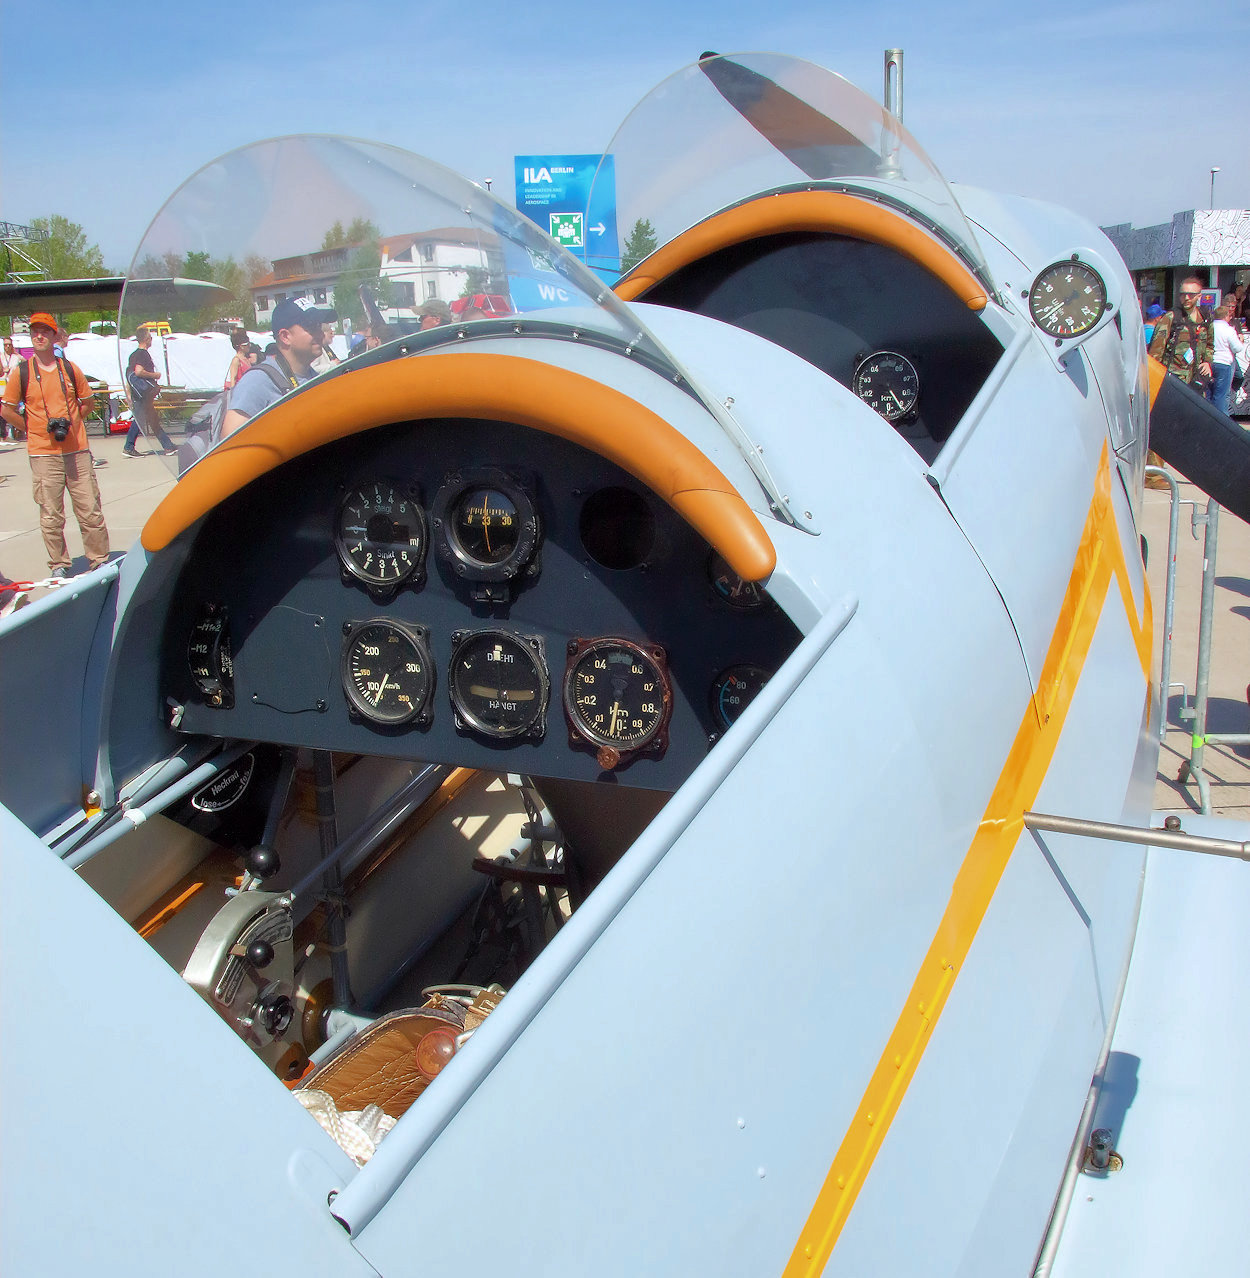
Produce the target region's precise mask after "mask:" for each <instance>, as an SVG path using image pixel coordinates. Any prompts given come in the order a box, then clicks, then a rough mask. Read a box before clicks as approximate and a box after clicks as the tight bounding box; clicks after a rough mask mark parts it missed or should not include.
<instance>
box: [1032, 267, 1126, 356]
mask: <svg viewBox="0 0 1250 1278" xmlns="http://www.w3.org/2000/svg"><path fill="white" fill-rule="evenodd" d="M1106 309H1107V285H1106V283H1105V282H1104V280H1103V278H1102V276H1101V275H1099V273H1098V272H1097V271H1096V270H1094V268H1093V267H1092V266H1087V265H1086V264H1085V263H1084V262H1080V261H1077V260H1076V259H1075V258H1070V259H1068V260H1066V261H1063V262H1053V263H1051V265H1050V266H1048V267H1046V269H1045V270H1043V271H1042V272H1041V274H1040V275H1038V277H1037V279H1035V280H1034V281H1033V287H1032V288H1031V289H1030V290H1029V315H1030V316H1031V317H1032V319H1033V323H1034V324H1036V325H1037V326H1038V328H1040V329H1041V330H1042V332H1043V333H1045V334H1046V335H1047V336H1048V337H1053V338H1054V339H1055V341H1056V343H1059V342H1063V341H1066V340H1067V339H1069V338H1072V337H1080V336H1081V334H1083V333H1088V332H1089V330H1090V329H1091V328H1093V327H1094V325H1095V324H1097V323H1098V321H1099V320H1100V319H1102V317H1103V312H1104V311H1106Z"/></svg>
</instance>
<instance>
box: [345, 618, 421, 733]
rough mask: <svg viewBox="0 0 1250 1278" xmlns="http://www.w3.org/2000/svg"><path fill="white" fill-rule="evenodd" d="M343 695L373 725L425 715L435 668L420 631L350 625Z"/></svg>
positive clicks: (382, 624)
mask: <svg viewBox="0 0 1250 1278" xmlns="http://www.w3.org/2000/svg"><path fill="white" fill-rule="evenodd" d="M342 677H343V691H344V692H345V693H346V694H347V699H348V701H350V702H351V704H352V705H353V706H354V707H355V709H356V710H357V712H358V713H359V714H360V715H361V716H362V717H363V718H365V719H368V720H369V721H370V722H371V723H380V724H388V725H392V724H399V723H408V722H409V721H410V720H412V719H416V718H417V717H418V716H420V715H421V714H422V713H423V711H425V709H426V707H427V705H428V704H429V700H430V693H431V692H432V691H433V690H434V667H433V664H432V663H431V661H430V652H429V648H428V646H427V644H426V641H425V633H424V631H423V630H421V628H420V627H416V626H414V627H411V628H410V627H406V626H400V625H398V624H397V623H396V622H393V621H366V622H363V623H353V622H349V623H348V624H347V626H346V627H345V633H344V637H343V660H342Z"/></svg>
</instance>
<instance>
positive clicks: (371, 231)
mask: <svg viewBox="0 0 1250 1278" xmlns="http://www.w3.org/2000/svg"><path fill="white" fill-rule="evenodd" d="M381 234H382V233H381V232H380V231H379V230H378V228H377V226H376V225H375V224H374V223H373V222H370V221H369V219H368V218H366V217H357V218H353V219H352V221H351V223H350V224H349V225H348V226H347V228H346V229H344V227H343V223H342V222H340V221H339V220H338V219H337V218H335V220H334V225H333V226H331V227H330V229H329V230H328V231H327V232H326V233H325V237H324V238H323V239H322V241H321V248H322V251H323V252H324V251H325V250H326V249H336V248H347V247H348V246H349V245H353V244H366V243H368V244H372V243H373V242H374V241H375V240H378V239H380V238H381Z"/></svg>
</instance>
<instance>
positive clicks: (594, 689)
mask: <svg viewBox="0 0 1250 1278" xmlns="http://www.w3.org/2000/svg"><path fill="white" fill-rule="evenodd" d="M564 708H565V711H566V713H567V714H568V717H569V723H570V725H571V728H572V732H573V735H574V738H578V737H580V738H583V739H584V740H586V741H589V742H590V743H591V744H592V745H594V746H598V747H601V749H600V751H599V760H600V763H601V764H602V765H603V766H605V767H615V766H616V763H617V762H618V761H619V759H620V757H621V755H622V754H624V753H627V752H628V753H636V752H637V751H639V750H642V749H645V748H648V747H650V748H654V749H657V750H661V749H663V748H664V746H665V745H667V737H666V729H667V727H668V719H669V715H670V714H671V713H672V708H673V692H672V688H671V687H670V685H669V681H668V670H667V662H666V661H665V658H664V652H663V649H660V648H654V647H651V648H643V647H642V646H641V645H639V644H636V643H631V642H630V641H629V640H628V639H594V640H591V641H589V642H583V641H582V640H574V641H573V643H572V644H570V645H569V663H568V668H567V670H566V671H565V675H564Z"/></svg>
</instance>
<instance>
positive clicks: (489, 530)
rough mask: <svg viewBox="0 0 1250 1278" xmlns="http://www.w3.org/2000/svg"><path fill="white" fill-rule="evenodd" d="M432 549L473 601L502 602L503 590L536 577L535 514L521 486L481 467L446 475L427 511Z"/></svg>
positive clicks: (506, 591) (531, 499)
mask: <svg viewBox="0 0 1250 1278" xmlns="http://www.w3.org/2000/svg"><path fill="white" fill-rule="evenodd" d="M430 523H431V526H432V528H433V534H434V547H435V549H436V550H437V552H438V555H439V558H440V559H442V560H443V562H444V563H445V564H446V565H447V566H448V567H449V568H450V569H451V571H452V572H453V573H454V574H455V575H456V576H457V577H460V578H462V579H463V580H464V581H466V582H469V583H471V584H472V585H473V586H474V587H475V589H474V590H473V592H472V593H473V595H474V598H480V599H492V600H493V599H506V598H507V597H508V590H507V587H508V586H510V584H511V583H513V582H514V581H515V580H516V579H517V578H518V577H520V576H521V575H522V574H527V573H528V574H529V575H534V574H535V573H536V572H537V558H536V551H537V549H538V538H539V527H538V514H537V512H536V511H535V509H534V501H533V498H532V497H531V496H530V494H529V492H528V491H527V489H526V487H525V485H523V484H522V483H520V482H519V481H518V480H517V479H516V478H515V477H513V476H511V475H509V474H507V472H505V471H502V470H498V469H496V468H494V467H480V468H478V469H475V470H465V471H461V472H459V473H457V474H454V475H449V476H448V477H447V478H446V479H445V480H444V481H443V484H442V486H441V487H440V488H439V490H438V493H437V494H436V495H435V497H434V501H433V503H432V504H431V506H430Z"/></svg>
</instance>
